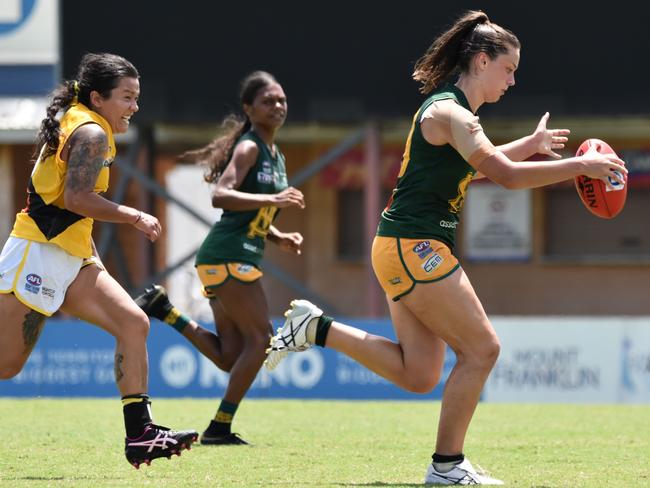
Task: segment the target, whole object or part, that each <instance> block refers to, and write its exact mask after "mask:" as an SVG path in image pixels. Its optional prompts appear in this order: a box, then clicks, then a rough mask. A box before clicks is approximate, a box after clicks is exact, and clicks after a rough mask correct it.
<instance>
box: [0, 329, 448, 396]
mask: <svg viewBox="0 0 650 488" xmlns="http://www.w3.org/2000/svg"><path fill="white" fill-rule="evenodd" d="M350 323H352V324H353V325H357V326H359V327H361V328H364V329H365V330H368V331H369V332H372V333H375V334H379V335H384V336H389V337H392V336H394V334H393V331H392V326H391V325H390V322H388V321H386V320H382V321H379V322H373V323H372V324H373V325H369V322H359V321H356V322H355V321H351V322H350ZM279 325H280V324H279V323H276V324H275V327H276V328H277V326H279ZM148 349H149V391H150V393H151V395H152V396H154V397H208V398H214V397H217V398H218V397H220V396H221V395H223V392H224V390H225V387H226V385H227V382H228V374H227V373H225V372H223V371H221V370H219V369H218V368H217V367H216V366H215V365H214V364H212V362H210V361H209V360H208V359H206V358H205V357H204V356H202V355H201V354H199V353H198V352H197V350H196V349H194V347H193V346H192V345H191V344H190V343H189V342H188V341H186V340H185V339H184V338H183V337H182V336H181V335H180V334H178V333H177V332H176V331H174V330H173V329H172V328H171V327H169V326H168V325H165V324H162V323H160V322H158V321H156V320H154V321H153V323H152V326H151V333H150V334H149V339H148ZM113 358H114V345H113V338H112V337H111V336H109V335H108V334H107V333H105V332H104V331H102V330H100V329H98V328H96V327H93V326H90V325H88V324H86V323H84V322H80V321H72V320H51V321H49V322H48V323H47V325H46V326H45V330H44V331H43V334H42V336H41V338H40V339H39V342H38V344H37V347H36V348H35V350H34V352H33V353H32V355H31V357H30V359H29V361H28V362H27V364H26V365H25V368H24V369H23V371H22V372H21V373H20V374H19V375H18V376H16V377H15V378H13V379H11V380H8V381H0V396H97V397H107V396H116V395H118V394H119V393H118V391H117V388H116V386H115V381H114V372H113ZM454 359H455V356H454V355H453V353H451V352H449V353H448V354H447V360H446V363H445V372H444V378H445V379H446V378H447V376H448V375H449V371H450V370H451V367H452V366H453V363H454ZM443 387H444V381H443V382H441V384H439V385H438V386H437V387H436V388H435V390H434V391H433V392H432V393H430V394H428V395H418V394H413V393H408V392H405V391H403V390H401V389H399V388H397V387H396V386H394V385H392V384H391V383H389V382H387V381H386V380H384V379H383V378H380V377H379V376H377V375H375V374H374V373H372V372H370V371H369V370H367V369H366V368H364V367H363V366H361V365H360V364H358V363H356V362H355V361H353V360H351V359H349V358H348V357H347V356H344V355H342V354H339V353H337V352H336V351H333V350H331V349H322V348H318V347H314V348H312V349H310V350H308V351H305V352H302V353H292V354H289V356H288V357H287V358H286V359H285V360H284V361H283V362H282V363H281V364H280V365H279V366H278V367H277V368H276V369H275V370H274V371H273V372H270V373H269V372H268V371H266V369H262V370H261V371H260V373H259V374H258V376H257V378H256V380H255V383H254V384H253V386H252V388H251V390H250V392H249V394H248V397H251V398H331V399H381V398H391V399H422V398H430V399H431V398H440V397H441V394H442V389H443Z"/></svg>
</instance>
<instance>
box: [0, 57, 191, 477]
mask: <svg viewBox="0 0 650 488" xmlns="http://www.w3.org/2000/svg"><path fill="white" fill-rule="evenodd" d="M139 95H140V81H139V75H138V71H137V70H136V69H135V67H134V66H133V65H132V64H131V63H130V62H129V61H127V60H126V59H124V58H122V57H121V56H117V55H115V54H105V53H104V54H86V55H85V56H84V57H83V58H82V60H81V64H80V65H79V71H78V74H77V79H76V80H73V81H66V82H64V83H63V84H62V85H60V86H59V87H58V88H57V89H56V90H55V91H54V93H53V96H52V101H51V102H50V104H49V106H48V107H47V116H46V117H45V118H44V119H43V122H42V124H41V130H40V132H39V133H38V149H37V152H38V159H37V161H36V165H35V166H34V169H33V171H32V174H31V177H30V179H29V184H28V188H27V207H26V208H25V209H24V210H22V211H21V212H20V213H18V215H16V221H15V223H14V228H13V230H12V231H11V236H10V237H9V239H8V240H7V242H6V244H5V246H4V248H3V250H2V255H0V378H2V379H8V378H11V377H13V376H15V375H16V374H18V373H19V372H20V370H21V369H22V367H23V366H24V364H25V362H26V361H27V359H28V357H29V355H30V354H31V352H32V350H33V349H34V347H35V345H36V341H37V340H38V337H39V335H40V333H41V331H42V330H43V326H44V323H45V320H46V319H47V318H48V317H49V316H51V315H52V314H54V313H55V312H56V311H57V310H59V309H60V310H62V311H64V312H65V313H68V314H70V315H72V316H74V317H78V318H80V319H82V320H85V321H87V322H90V323H92V324H95V325H97V326H99V327H101V328H102V329H104V330H105V331H107V332H108V333H110V334H111V335H113V336H114V337H115V339H116V349H115V380H116V382H117V387H118V389H119V391H120V393H121V395H122V403H123V412H124V422H125V425H126V446H125V454H126V458H127V460H128V461H129V462H130V463H131V464H133V465H134V466H135V467H136V468H137V467H139V466H140V464H142V463H146V464H149V463H150V462H151V460H152V459H155V458H159V457H171V455H172V454H179V455H180V451H181V449H184V448H186V447H189V446H190V444H191V443H192V442H194V441H195V440H196V439H197V438H198V432H196V431H181V432H174V431H171V430H169V429H167V428H166V427H161V426H158V425H155V424H154V423H153V421H152V419H151V408H150V401H149V397H148V396H147V383H148V360H147V334H148V332H149V319H148V318H147V316H146V315H145V314H144V313H142V310H140V309H139V308H138V306H137V305H136V304H135V303H134V302H133V300H132V299H131V297H130V296H129V295H128V294H127V293H126V291H125V290H124V289H123V288H122V286H121V285H120V284H119V283H118V282H117V281H115V279H113V277H112V276H111V275H110V274H108V272H107V271H106V270H105V269H104V266H103V265H102V263H101V261H100V260H99V257H98V256H97V251H96V250H95V246H94V244H93V240H92V227H93V221H94V220H99V221H103V222H114V223H123V224H131V225H133V226H134V227H135V228H136V229H137V230H139V231H140V232H142V233H143V234H144V235H145V236H146V237H147V238H148V239H149V240H151V241H155V240H156V239H157V238H158V236H159V235H160V223H159V222H158V219H157V218H156V217H154V216H153V215H149V214H147V213H145V212H142V211H140V210H137V209H135V208H131V207H127V206H125V205H118V204H116V203H113V202H111V201H109V200H107V199H106V198H104V197H103V196H102V195H101V194H102V193H104V192H105V191H106V190H107V189H108V180H109V169H110V166H111V163H112V162H113V159H114V157H115V141H114V139H113V134H119V133H124V132H126V131H127V130H128V128H129V122H130V119H131V116H133V114H135V113H136V112H137V111H138V97H139ZM60 112H61V114H60V115H61V117H60V118H57V116H58V115H59V113H60ZM60 442H61V443H62V445H63V444H65V441H63V440H62V441H60Z"/></svg>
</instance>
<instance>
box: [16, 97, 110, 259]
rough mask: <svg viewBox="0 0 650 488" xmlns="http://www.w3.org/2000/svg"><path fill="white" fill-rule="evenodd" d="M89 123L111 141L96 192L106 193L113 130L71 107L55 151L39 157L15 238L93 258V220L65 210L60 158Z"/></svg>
mask: <svg viewBox="0 0 650 488" xmlns="http://www.w3.org/2000/svg"><path fill="white" fill-rule="evenodd" d="M88 123H94V124H97V125H99V126H100V127H101V128H102V129H104V132H105V133H106V137H107V139H108V150H107V151H106V156H105V160H104V166H103V167H102V169H101V171H100V172H99V175H98V176H97V181H96V182H95V188H94V191H95V192H96V193H103V192H105V191H106V190H108V180H109V167H110V165H111V163H112V162H113V159H114V158H115V141H114V140H113V130H112V129H111V126H110V124H109V123H108V121H107V120H106V119H105V118H104V117H102V116H101V115H99V114H98V113H97V112H94V111H92V110H90V109H89V108H87V107H86V106H85V105H83V104H81V103H78V104H76V105H73V106H71V107H70V108H69V109H68V110H67V111H66V112H65V114H64V115H63V118H62V119H61V125H60V134H59V145H58V147H57V150H56V152H55V153H54V154H51V155H50V156H48V157H46V158H42V157H39V158H38V161H36V165H35V166H34V170H33V171H32V175H31V177H30V178H29V184H28V186H27V207H25V208H24V209H23V210H22V211H21V212H20V213H18V215H16V221H15V223H14V228H13V230H12V231H11V235H12V236H14V237H20V238H22V239H28V240H30V241H36V242H48V243H50V244H56V245H57V246H59V247H61V248H63V249H64V250H65V251H67V252H68V253H70V254H72V255H73V256H79V257H82V258H87V257H90V256H91V254H92V248H91V244H90V242H91V238H92V230H93V219H91V218H90V217H84V216H83V215H78V214H76V213H74V212H71V211H70V210H67V209H66V208H65V204H64V190H65V175H66V171H67V167H68V165H67V163H66V161H63V160H62V159H61V151H62V150H63V147H64V146H65V144H66V142H67V141H68V139H69V138H70V136H71V135H72V133H73V132H74V131H75V130H76V129H77V128H78V127H80V126H82V125H84V124H88Z"/></svg>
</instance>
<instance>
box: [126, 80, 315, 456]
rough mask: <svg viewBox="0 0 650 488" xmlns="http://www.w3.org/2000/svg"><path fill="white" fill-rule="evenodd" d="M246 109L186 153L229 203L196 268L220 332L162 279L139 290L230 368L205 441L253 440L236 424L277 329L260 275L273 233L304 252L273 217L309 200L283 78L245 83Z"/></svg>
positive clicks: (159, 313) (156, 312) (218, 197)
mask: <svg viewBox="0 0 650 488" xmlns="http://www.w3.org/2000/svg"><path fill="white" fill-rule="evenodd" d="M240 101H241V104H242V108H243V110H244V113H245V115H246V117H245V119H240V118H239V117H237V116H235V115H231V116H229V117H227V118H226V119H225V121H224V124H223V125H224V127H223V128H224V131H225V133H224V134H223V135H221V136H220V137H218V138H217V139H215V140H214V141H212V142H211V143H210V144H208V145H207V146H206V147H204V148H201V149H197V150H195V151H189V152H187V153H185V154H184V155H182V156H181V158H182V159H185V160H190V161H195V162H200V163H204V164H206V165H207V167H208V171H207V174H206V176H205V180H206V181H207V182H208V183H214V191H213V194H212V205H213V206H214V207H218V208H223V209H224V212H223V214H222V216H221V220H220V221H218V222H217V223H216V224H215V225H214V226H213V227H212V229H211V230H210V233H209V234H208V236H207V237H206V238H205V240H204V241H203V244H202V245H201V248H200V249H199V251H198V253H197V256H196V269H197V272H198V274H199V278H200V279H201V282H202V284H203V291H204V294H205V296H206V297H207V298H208V299H209V300H210V307H211V308H212V312H213V315H214V320H215V324H216V329H217V334H214V333H213V332H211V331H208V330H207V329H204V328H202V327H200V326H199V325H198V324H197V323H196V322H194V321H192V320H191V319H189V318H188V317H187V316H185V315H184V314H182V313H180V312H179V311H178V310H177V309H176V308H175V307H173V306H172V305H171V303H170V302H169V299H168V297H167V294H166V291H165V289H164V288H163V287H161V286H160V285H154V286H152V287H151V288H148V289H147V290H145V292H144V294H143V295H141V296H139V297H138V298H136V303H138V304H139V305H140V306H141V307H142V309H143V310H144V311H145V312H146V313H147V314H148V315H149V316H151V317H156V318H158V319H160V320H162V321H164V322H167V323H168V324H170V325H171V326H172V327H174V328H175V329H176V330H178V331H179V332H180V333H181V334H183V336H185V337H186V338H187V339H188V340H189V341H190V342H191V343H192V344H194V346H195V347H196V348H197V349H198V350H199V351H201V353H202V354H203V355H204V356H206V357H207V358H209V359H210V360H212V362H214V364H216V365H217V367H219V368H220V369H222V370H224V371H229V372H230V378H229V380H228V386H227V387H226V391H225V393H224V396H223V399H222V401H221V403H220V405H219V408H218V410H217V413H216V415H215V417H214V419H213V420H212V421H211V422H210V425H209V426H208V428H207V429H206V430H205V432H203V434H202V435H201V443H202V444H212V445H215V444H220V445H224V444H247V442H246V441H244V440H243V439H242V438H241V437H239V435H237V434H235V433H233V432H232V431H231V424H232V421H233V417H234V415H235V413H236V411H237V408H238V406H239V403H240V402H241V400H242V399H243V398H244V396H245V395H246V392H247V391H248V389H249V388H250V386H251V384H252V383H253V380H254V379H255V376H256V375H257V373H258V372H259V370H260V368H261V367H262V364H263V362H264V359H265V358H266V348H267V346H268V343H269V339H270V337H271V334H272V332H273V328H272V325H271V321H270V318H269V310H268V304H267V301H266V296H265V294H264V289H263V288H262V284H261V281H260V278H261V277H262V271H261V270H260V262H261V260H262V256H263V254H264V247H265V242H266V240H269V241H271V242H273V243H275V244H276V245H278V246H280V247H281V248H282V249H284V250H285V251H289V252H294V253H298V254H299V253H300V245H301V243H302V236H301V235H300V234H299V233H297V232H291V233H284V232H280V231H279V230H278V229H277V228H275V227H274V226H273V225H272V223H273V220H274V219H275V217H276V216H277V213H278V210H279V209H281V208H283V207H290V206H294V207H299V208H304V206H305V202H304V198H303V195H302V193H301V192H300V191H299V190H297V189H295V188H291V187H288V185H287V175H286V170H285V165H284V156H283V155H282V152H281V151H280V149H279V148H278V146H277V145H276V144H275V137H276V134H277V132H278V130H279V129H280V127H282V125H283V124H284V120H285V118H286V115H287V99H286V96H285V94H284V91H283V89H282V86H280V84H279V83H278V82H277V81H276V79H275V78H274V77H273V76H272V75H270V74H269V73H266V72H263V71H255V72H253V73H251V74H250V75H248V76H247V77H246V78H245V79H244V80H243V81H242V85H241V92H240Z"/></svg>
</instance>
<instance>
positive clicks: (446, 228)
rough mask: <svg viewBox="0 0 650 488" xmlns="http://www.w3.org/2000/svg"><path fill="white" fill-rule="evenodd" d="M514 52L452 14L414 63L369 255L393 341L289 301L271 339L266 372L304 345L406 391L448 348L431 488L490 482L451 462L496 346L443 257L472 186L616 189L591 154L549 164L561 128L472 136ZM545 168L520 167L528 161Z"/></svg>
mask: <svg viewBox="0 0 650 488" xmlns="http://www.w3.org/2000/svg"><path fill="white" fill-rule="evenodd" d="M519 51H520V44H519V40H518V39H517V37H516V36H515V35H514V34H513V33H511V32H510V31H508V30H506V29H504V28H502V27H500V26H498V25H497V24H494V23H492V22H490V20H489V19H488V17H487V15H485V14H484V13H483V12H480V11H470V12H467V13H465V14H464V15H462V16H461V17H460V18H459V19H458V20H457V21H456V22H455V23H454V24H453V25H452V26H451V27H450V28H449V29H448V30H446V31H445V32H443V33H442V34H440V35H439V36H438V38H437V39H436V40H435V41H434V42H433V44H432V45H431V47H430V48H429V49H428V51H427V52H426V53H425V54H424V56H422V57H421V58H420V59H419V60H418V62H417V63H416V65H415V70H414V73H413V78H414V79H415V80H416V81H418V82H420V83H421V84H422V89H421V91H422V92H423V93H427V94H429V98H427V99H426V100H425V101H424V103H423V104H422V106H421V107H420V108H419V110H418V111H417V113H416V114H415V116H414V118H413V123H412V126H411V130H410V133H409V135H408V138H407V140H406V149H405V152H404V158H403V161H402V165H401V169H400V172H399V176H398V180H397V185H396V187H395V189H394V191H393V195H392V197H391V199H390V201H389V203H388V205H387V207H386V209H385V210H384V211H383V213H382V215H381V219H380V223H379V227H378V230H377V236H376V238H375V241H374V244H373V248H372V263H373V268H374V270H375V274H376V276H377V279H378V280H379V282H380V284H381V286H382V287H383V289H384V290H385V292H386V295H387V297H388V305H389V309H390V314H391V318H392V322H393V326H394V327H395V332H396V336H397V340H398V342H397V343H395V342H392V341H389V340H387V339H386V338H383V337H378V336H375V335H371V334H368V333H366V332H364V331H362V330H359V329H356V328H353V327H349V326H347V325H344V324H342V323H338V322H334V321H333V320H332V318H330V317H327V316H325V315H323V312H322V311H321V310H320V309H319V308H318V307H316V306H315V305H313V304H311V303H309V302H308V301H306V300H296V301H294V302H292V304H291V309H290V310H289V313H288V316H287V320H286V322H285V324H284V325H283V327H282V328H281V329H280V330H279V331H278V333H277V335H276V336H274V338H273V339H272V341H271V352H270V354H269V356H268V358H267V362H266V364H267V366H268V367H269V368H273V367H275V365H277V363H278V362H279V361H280V360H281V359H282V357H283V356H284V355H286V354H287V352H288V351H294V350H298V351H299V350H304V349H306V348H307V347H308V346H310V345H313V344H316V345H319V346H327V347H331V348H334V349H336V350H337V351H340V352H342V353H345V354H347V355H349V356H350V357H352V358H353V359H355V360H357V361H358V362H360V363H361V364H363V365H365V366H366V367H368V368H369V369H371V370H372V371H374V372H375V373H377V374H379V375H381V376H383V377H384V378H386V379H388V380H390V381H392V382H393V383H395V384H396V385H398V386H400V387H402V388H404V389H406V390H409V391H413V392H421V393H425V392H429V391H431V390H432V389H433V388H434V387H435V386H436V384H437V383H438V381H439V380H440V375H441V371H442V367H443V362H444V354H445V348H446V346H447V345H448V346H449V347H451V349H452V350H453V351H454V352H455V354H456V364H455V366H454V367H453V370H452V371H451V374H450V376H449V378H448V379H447V382H446V386H445V389H444V393H443V396H442V408H441V413H440V419H439V424H438V435H437V442H436V448H435V452H434V454H433V459H432V463H431V464H430V465H429V467H428V469H427V473H426V477H425V482H426V483H435V484H501V482H500V481H499V480H496V479H493V478H489V477H487V476H484V475H480V474H478V473H477V472H476V471H475V470H474V468H473V467H472V465H471V463H470V462H469V461H468V460H466V459H465V457H464V455H463V447H464V441H465V436H466V433H467V429H468V426H469V424H470V421H471V419H472V416H473V414H474V410H475V408H476V406H477V403H478V401H479V397H480V394H481V390H482V389H483V386H484V384H485V381H486V379H487V377H488V375H489V373H490V371H491V369H492V367H493V366H494V364H495V361H496V359H497V357H498V355H499V347H500V345H499V339H498V338H497V336H496V334H495V331H494V329H493V328H492V326H491V324H490V321H489V319H488V317H487V315H486V313H485V311H484V310H483V307H482V305H481V302H480V301H479V299H478V298H477V296H476V293H475V292H474V289H473V288H472V285H471V284H470V282H469V279H468V278H467V276H466V274H465V272H464V271H463V269H462V267H460V265H459V263H458V260H457V258H456V257H455V256H454V254H453V249H454V241H455V234H456V228H457V226H458V222H459V220H458V217H459V213H460V211H461V209H462V206H463V200H464V197H465V193H466V191H467V187H468V185H469V183H470V181H471V180H472V179H473V178H476V177H480V176H485V177H487V178H489V179H491V180H492V181H494V182H496V183H498V184H500V185H502V186H504V187H506V188H509V189H515V188H533V187H539V186H543V185H548V184H552V183H557V182H560V181H564V180H567V179H571V178H573V177H575V176H578V175H581V174H584V175H589V176H591V177H592V178H601V179H606V178H607V177H611V178H614V179H616V180H618V181H620V180H621V176H620V175H621V174H623V173H625V168H624V167H623V164H624V163H623V161H621V160H620V159H618V158H616V157H614V156H609V155H601V154H598V153H589V154H585V155H584V156H581V157H574V158H568V159H559V158H560V156H559V155H557V154H556V153H555V152H554V150H555V149H561V148H562V147H564V143H565V142H566V140H567V139H566V135H567V134H568V131H567V130H549V129H547V128H546V124H547V121H548V117H549V115H548V114H545V115H544V116H543V117H542V119H541V121H540V122H539V124H538V126H537V128H536V130H535V131H534V132H533V134H531V135H529V136H527V137H524V138H522V139H519V140H516V141H513V142H510V143H508V144H505V145H503V146H498V147H495V146H494V145H493V144H492V143H491V142H490V141H489V139H488V138H487V137H486V136H485V134H484V133H483V130H482V127H481V125H480V124H479V121H478V117H476V116H475V113H476V111H477V110H478V108H479V107H480V106H481V105H483V104H484V103H494V102H497V101H498V100H499V99H500V98H501V97H502V96H503V95H504V94H505V93H506V91H507V90H508V89H509V88H511V87H512V86H514V84H515V76H514V73H515V71H516V70H517V66H518V65H519ZM536 153H541V154H546V155H549V156H551V157H553V158H555V159H557V160H556V161H552V162H524V160H525V159H527V158H529V157H530V156H532V155H533V154H536Z"/></svg>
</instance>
